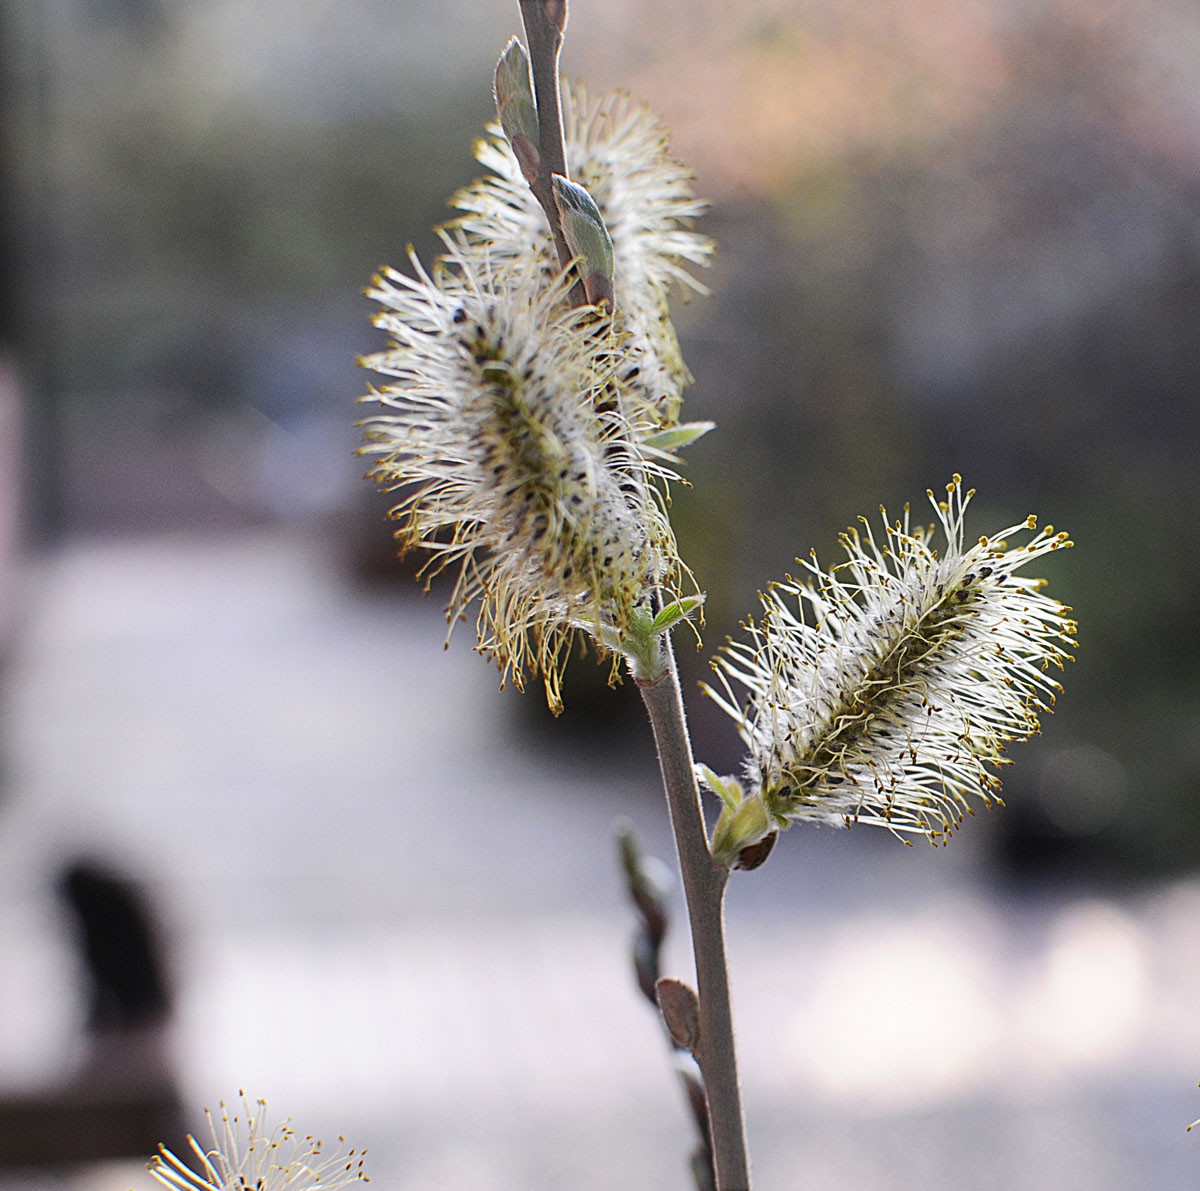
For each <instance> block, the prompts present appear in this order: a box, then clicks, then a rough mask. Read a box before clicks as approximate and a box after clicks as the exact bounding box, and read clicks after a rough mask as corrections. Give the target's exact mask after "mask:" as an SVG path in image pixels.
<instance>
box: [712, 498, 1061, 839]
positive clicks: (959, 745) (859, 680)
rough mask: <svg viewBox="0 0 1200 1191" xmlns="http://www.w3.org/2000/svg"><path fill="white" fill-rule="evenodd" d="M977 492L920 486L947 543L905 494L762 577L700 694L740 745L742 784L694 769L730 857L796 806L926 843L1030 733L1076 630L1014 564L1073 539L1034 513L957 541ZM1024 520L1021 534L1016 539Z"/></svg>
mask: <svg viewBox="0 0 1200 1191" xmlns="http://www.w3.org/2000/svg"><path fill="white" fill-rule="evenodd" d="M973 495H974V493H973V491H972V492H965V493H964V491H963V488H962V479H961V477H960V476H957V475H956V476H955V477H954V480H953V482H952V483H950V484H949V485H948V486H947V499H946V500H943V501H936V500H935V499H934V496H933V493H932V492H931V493H929V497H930V501H931V503H933V505H934V508H935V511H936V513H937V518H938V522H939V523H940V526H941V530H942V534H943V536H944V538H945V551H944V553H943V554H941V555H939V553H938V551H937V550H935V549H934V548H933V537H934V530H933V527H921V528H912V527H910V524H909V514H908V510H907V509H906V510H905V515H904V517H903V519H902V520H899V521H895V522H888V521H887V515H886V513H884V534H883V537H882V538H881V539H877V538H876V536H875V534H874V533H873V531H872V529H871V527H870V526H869V525H868V523H867V522H866V520H865V519H863V520H862V526H863V528H862V530H857V529H851V530H849V531H848V532H847V533H846V534H844V535H843V536H842V546H843V549H844V550H845V551H846V554H847V561H846V562H844V563H842V564H841V565H840V566H837V567H834V568H833V569H832V570H831V571H829V572H825V571H823V570H821V568H820V567H819V566H818V564H817V562H816V558H815V556H814V557H813V559H812V561H811V562H804V563H803V565H804V566H805V568H806V569H807V571H808V572H809V575H810V578H809V579H808V581H807V582H805V583H797V582H795V581H793V580H791V579H789V580H788V581H787V582H784V583H780V584H777V585H775V586H773V587H772V588H771V589H770V591H769V592H768V593H767V594H766V595H764V596H763V597H762V604H763V613H762V616H761V618H760V620H759V621H758V622H757V623H750V624H748V625H747V626H746V631H747V634H748V637H749V640H748V641H742V642H730V643H729V644H728V645H727V646H726V648H725V649H724V650H723V651H722V654H721V656H720V657H719V658H718V660H717V661H716V663H715V666H716V668H717V671H718V674H719V675H720V678H721V687H722V690H721V691H714V690H712V689H711V688H707V689H708V693H709V694H710V695H711V696H712V697H713V698H714V699H715V700H716V702H717V703H718V704H719V705H720V706H721V707H722V708H723V709H724V710H725V711H726V712H728V713H729V715H731V716H732V717H733V718H734V720H735V721H736V722H737V725H738V730H739V732H740V733H741V736H742V738H743V739H744V740H745V742H746V744H747V745H748V746H749V748H750V755H749V757H748V758H747V761H746V773H745V782H744V784H743V783H741V782H737V781H736V780H734V779H731V778H724V779H716V780H715V781H713V780H710V778H712V777H715V775H708V774H707V772H706V771H705V772H703V773H702V774H701V776H702V779H703V780H705V782H706V784H708V785H710V787H712V788H713V789H714V792H716V793H718V794H719V795H720V796H721V797H722V801H723V802H724V803H725V810H724V811H723V814H722V820H723V822H722V823H720V824H719V825H718V828H717V832H716V835H717V837H718V839H717V843H718V846H719V847H720V848H721V850H722V852H723V853H724V854H725V859H726V861H727V862H728V861H729V860H730V859H731V858H732V857H736V856H737V855H738V853H739V852H740V850H741V849H743V848H745V847H747V846H748V845H750V844H752V843H754V842H756V840H757V839H759V838H762V837H763V836H764V835H766V833H767V832H768V831H770V830H773V829H774V828H776V827H782V826H786V825H787V824H789V823H792V822H800V821H815V822H822V823H832V824H838V825H842V826H847V827H849V826H851V825H852V824H854V823H874V824H879V825H881V826H885V827H888V828H890V829H891V830H892V831H894V832H897V833H901V834H916V835H924V836H926V837H927V838H928V839H929V840H930V841H931V842H933V843H937V842H939V841H944V840H945V839H946V837H947V836H948V835H949V834H950V832H952V831H953V829H954V828H955V827H956V826H957V825H958V824H959V823H960V822H961V820H962V817H963V814H964V813H969V812H970V811H971V805H970V799H971V798H976V799H978V800H980V801H981V802H982V804H984V805H990V804H991V802H992V801H993V800H995V799H996V798H997V794H998V791H999V787H1000V782H999V778H998V777H997V775H996V773H995V770H996V769H998V768H999V767H1000V766H1002V765H1004V764H1005V763H1006V758H1005V757H1004V756H1003V753H1004V748H1005V745H1006V744H1007V743H1008V742H1009V741H1014V740H1023V739H1025V738H1027V737H1029V736H1030V735H1032V734H1034V733H1035V732H1037V731H1038V727H1039V725H1038V715H1039V713H1040V712H1042V711H1045V710H1047V709H1048V708H1049V706H1050V705H1051V704H1053V702H1054V695H1055V692H1056V691H1059V690H1060V689H1061V688H1060V687H1059V685H1058V683H1057V682H1055V681H1053V679H1052V678H1051V677H1050V676H1049V674H1048V673H1047V671H1048V670H1050V669H1051V668H1053V669H1056V670H1061V669H1062V667H1063V664H1064V662H1066V661H1068V660H1070V655H1069V654H1068V653H1067V652H1066V649H1067V648H1069V647H1072V646H1074V644H1075V642H1074V639H1073V634H1074V633H1075V632H1076V625H1075V622H1074V621H1073V620H1071V619H1070V618H1069V617H1068V616H1067V613H1068V612H1069V611H1070V609H1069V608H1066V607H1064V606H1063V605H1062V604H1060V603H1058V602H1057V601H1056V600H1053V599H1050V598H1049V597H1047V596H1045V595H1042V594H1041V589H1042V587H1043V585H1044V581H1043V580H1041V579H1031V578H1026V577H1024V576H1022V575H1018V574H1017V571H1019V570H1020V569H1021V568H1022V567H1024V566H1025V565H1026V564H1027V563H1030V562H1032V561H1033V560H1034V559H1037V558H1041V557H1042V556H1043V555H1045V554H1048V553H1050V552H1051V551H1054V550H1059V549H1062V548H1064V547H1067V546H1070V545H1071V544H1072V543H1071V542H1070V540H1069V539H1068V537H1067V535H1066V534H1065V533H1055V532H1054V530H1053V527H1052V526H1047V527H1046V528H1045V529H1043V530H1041V531H1037V529H1036V519H1035V518H1033V517H1030V518H1028V519H1027V520H1026V521H1025V522H1024V523H1022V524H1020V525H1015V526H1012V527H1010V528H1008V529H1005V530H1002V531H1001V532H1000V533H998V534H993V535H992V536H990V537H984V538H981V539H980V540H979V541H978V542H977V543H976V544H974V545H972V546H970V547H969V548H968V547H965V545H964V528H963V519H964V515H965V512H966V507H967V504H968V502H969V501H970V499H971V497H972V496H973ZM1022 532H1031V533H1032V534H1033V537H1032V538H1030V539H1029V540H1028V541H1027V542H1026V543H1025V544H1023V545H1010V544H1009V542H1008V539H1009V538H1010V537H1012V536H1013V535H1015V534H1019V533H1022ZM731 679H732V680H733V681H734V682H736V683H738V684H739V685H740V686H742V687H744V688H745V698H746V702H745V703H744V704H743V703H740V702H739V701H738V700H737V698H736V697H735V695H734V693H733V689H732V687H731V686H730V681H729V680H731ZM756 806H758V807H760V808H761V809H755V808H756ZM735 821H736V822H737V823H739V824H742V825H743V826H742V827H740V828H737V829H734V828H733V824H734V822H735Z"/></svg>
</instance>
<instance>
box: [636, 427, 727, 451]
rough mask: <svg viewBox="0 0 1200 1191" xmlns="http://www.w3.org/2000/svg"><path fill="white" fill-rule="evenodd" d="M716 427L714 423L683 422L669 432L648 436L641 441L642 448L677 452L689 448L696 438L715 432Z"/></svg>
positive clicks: (663, 431)
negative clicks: (682, 448)
mask: <svg viewBox="0 0 1200 1191" xmlns="http://www.w3.org/2000/svg"><path fill="white" fill-rule="evenodd" d="M716 426H717V424H716V422H685V423H684V424H683V425H681V426H672V427H671V428H670V429H669V430H660V431H659V432H658V433H657V434H651V435H649V436H648V437H647V438H644V439H642V446H644V447H649V448H650V449H651V450H652V451H677V450H679V449H680V448H681V447H690V446H691V445H692V443H694V442H695V441H696V440H697V439H698V438H703V437H704V436H705V435H706V434H707V433H708V432H709V431H710V430H715V429H716Z"/></svg>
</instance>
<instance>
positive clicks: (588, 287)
mask: <svg viewBox="0 0 1200 1191" xmlns="http://www.w3.org/2000/svg"><path fill="white" fill-rule="evenodd" d="M551 184H552V185H553V188H554V205H555V206H556V207H557V208H558V216H559V219H561V220H562V231H563V239H565V240H566V242H567V247H568V248H569V249H570V250H571V255H572V256H574V257H577V258H578V260H579V271H580V273H581V274H582V275H583V288H584V291H585V292H586V293H587V300H588V301H589V302H590V303H591V304H592V305H593V306H598V305H599V304H600V303H601V302H607V303H608V306H609V309H612V306H613V297H614V295H613V273H614V268H615V266H614V262H613V242H612V237H611V236H610V235H609V234H608V228H606V227H605V226H604V217H603V216H602V215H601V214H600V208H599V207H597V206H596V200H595V199H593V198H592V196H591V195H590V194H588V192H587V191H586V190H585V189H584V188H583V187H582V186H580V185H579V184H578V183H575V182H572V181H570V180H569V179H567V178H564V177H563V176H562V175H561V174H555V175H554V177H553V178H551Z"/></svg>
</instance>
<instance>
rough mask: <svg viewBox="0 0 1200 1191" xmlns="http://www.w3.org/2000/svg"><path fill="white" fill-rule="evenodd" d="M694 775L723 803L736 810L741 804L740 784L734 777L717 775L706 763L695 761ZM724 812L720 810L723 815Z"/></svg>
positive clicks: (730, 809)
mask: <svg viewBox="0 0 1200 1191" xmlns="http://www.w3.org/2000/svg"><path fill="white" fill-rule="evenodd" d="M696 776H697V777H698V778H699V779H700V781H701V782H703V783H704V785H706V786H707V787H708V788H709V789H710V790H711V791H712V792H713V793H714V794H716V795H717V797H718V798H720V800H721V801H722V802H723V803H724V804H725V806H726V807H727V808H728V810H729V811H736V810H737V808H738V807H739V806H741V804H742V798H743V797H744V795H743V793H742V784H741V782H739V781H738V780H737V778H735V777H718V776H717V774H715V773H713V771H712V770H711V769H709V767H708V766H707V765H704V764H702V763H699V762H697V764H696ZM724 813H725V812H722V815H724Z"/></svg>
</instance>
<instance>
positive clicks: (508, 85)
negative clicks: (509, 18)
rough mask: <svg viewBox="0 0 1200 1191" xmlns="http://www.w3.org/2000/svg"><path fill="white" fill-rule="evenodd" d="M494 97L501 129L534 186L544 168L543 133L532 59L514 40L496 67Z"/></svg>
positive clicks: (522, 171)
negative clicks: (531, 63)
mask: <svg viewBox="0 0 1200 1191" xmlns="http://www.w3.org/2000/svg"><path fill="white" fill-rule="evenodd" d="M494 94H495V97H496V114H497V115H498V116H499V118H500V127H501V128H502V129H503V130H504V135H505V136H506V137H508V143H509V144H510V145H511V146H512V150H513V153H514V154H516V158H517V162H518V164H519V165H520V167H521V173H522V174H524V176H525V181H526V182H529V183H531V184H532V182H533V179H534V178H536V177H537V172H538V166H539V165H540V164H541V154H540V152H539V151H538V145H539V143H540V140H541V133H540V132H539V130H538V117H537V104H536V102H535V101H534V98H533V76H532V75H531V73H530V70H529V56H528V55H527V54H526V53H525V47H524V46H523V45H522V44H521V43H520V42H519V41H518V40H517V39H516V38H515V37H513V38H511V39H510V40H509V43H508V45H507V46H505V48H504V53H503V54H501V55H500V61H499V62H498V63H496V81H495V85H494Z"/></svg>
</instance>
